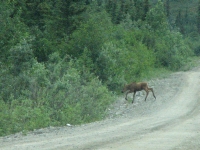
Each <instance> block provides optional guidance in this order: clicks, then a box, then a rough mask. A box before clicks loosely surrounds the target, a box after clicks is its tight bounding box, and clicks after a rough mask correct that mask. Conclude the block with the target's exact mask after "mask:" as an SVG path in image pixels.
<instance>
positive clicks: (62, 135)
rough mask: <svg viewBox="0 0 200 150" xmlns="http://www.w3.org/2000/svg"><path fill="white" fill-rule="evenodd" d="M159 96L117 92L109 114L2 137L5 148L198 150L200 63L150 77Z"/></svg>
mask: <svg viewBox="0 0 200 150" xmlns="http://www.w3.org/2000/svg"><path fill="white" fill-rule="evenodd" d="M149 87H153V88H154V91H155V95H156V97H157V99H156V100H155V99H154V97H153V96H152V93H149V97H148V98H147V101H146V102H145V101H144V97H145V93H143V92H138V93H137V94H136V97H135V103H134V104H132V103H131V99H132V94H130V95H129V102H127V101H125V99H124V95H122V96H121V97H119V98H118V100H117V101H116V103H115V104H113V106H111V107H110V109H109V110H108V113H109V116H108V117H107V119H105V120H103V121H99V122H94V123H90V124H85V125H80V126H73V125H72V126H65V127H56V128H55V127H49V128H45V129H40V130H35V131H33V132H29V133H28V134H27V135H26V136H23V135H22V134H21V133H18V134H14V135H10V136H6V137H1V138H0V149H1V150H133V149H134V150H161V149H162V150H188V149H192V150H199V149H200V68H199V67H197V68H195V69H192V70H190V71H187V72H177V73H173V74H171V75H169V76H168V77H166V78H164V79H155V80H152V81H149Z"/></svg>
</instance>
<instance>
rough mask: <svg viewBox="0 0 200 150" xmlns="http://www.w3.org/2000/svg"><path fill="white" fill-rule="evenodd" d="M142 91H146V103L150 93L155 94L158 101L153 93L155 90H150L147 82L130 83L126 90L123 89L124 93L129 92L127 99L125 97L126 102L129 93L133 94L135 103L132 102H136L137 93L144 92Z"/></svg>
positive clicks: (125, 87)
mask: <svg viewBox="0 0 200 150" xmlns="http://www.w3.org/2000/svg"><path fill="white" fill-rule="evenodd" d="M142 90H145V91H146V97H145V101H146V99H147V96H148V94H149V91H151V92H152V93H153V96H154V98H155V99H156V96H155V94H154V92H153V88H149V87H148V85H147V83H146V82H138V83H136V82H133V83H130V84H128V85H125V86H124V88H123V89H122V93H124V92H126V91H127V93H126V97H125V99H126V100H127V95H128V94H129V93H133V101H132V103H133V102H134V98H135V93H136V92H137V91H142Z"/></svg>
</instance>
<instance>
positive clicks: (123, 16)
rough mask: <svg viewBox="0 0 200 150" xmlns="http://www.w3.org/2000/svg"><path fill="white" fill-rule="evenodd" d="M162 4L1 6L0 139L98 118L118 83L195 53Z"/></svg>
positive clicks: (78, 0)
mask: <svg viewBox="0 0 200 150" xmlns="http://www.w3.org/2000/svg"><path fill="white" fill-rule="evenodd" d="M150 2H151V3H150ZM166 2H167V3H166V4H167V7H166V4H165V3H163V2H161V1H160V0H158V1H156V3H155V1H148V0H96V1H92V0H65V1H63V0H56V1H50V0H41V1H31V0H4V1H2V2H1V3H0V39H1V40H0V49H1V50H0V70H1V71H0V135H1V136H2V135H7V134H11V133H15V132H20V131H23V132H26V131H28V130H33V129H37V128H42V127H48V126H60V125H65V124H67V123H70V124H81V123H87V122H91V121H95V120H100V119H102V118H103V117H105V116H106V110H107V108H108V106H109V105H110V104H111V103H112V102H113V101H114V99H115V95H116V94H114V93H118V91H119V90H120V88H121V87H122V85H123V84H124V83H126V82H131V81H133V80H134V81H137V80H140V79H147V78H148V77H149V76H150V75H151V74H152V72H153V70H155V68H157V69H159V68H166V69H169V70H178V69H180V68H181V66H183V65H184V64H185V63H187V59H188V57H190V56H192V55H194V54H196V55H198V54H200V50H199V49H200V44H199V38H198V37H199V34H198V33H197V31H198V28H196V31H195V30H194V29H191V30H190V26H189V25H187V34H183V33H182V32H181V30H180V27H181V23H180V20H181V18H180V16H181V13H180V16H179V18H177V17H176V18H175V19H174V22H177V26H176V25H174V23H172V22H173V21H171V20H170V19H171V15H170V14H169V11H170V10H169V9H170V7H169V1H166ZM164 4H165V5H164ZM166 9H167V11H166ZM196 11H197V12H198V11H199V10H196ZM166 12H167V15H166ZM169 20H170V21H169ZM196 23H198V22H196ZM184 27H185V28H186V26H184ZM191 27H193V25H192V26H191ZM184 33H186V32H184ZM191 35H192V36H191ZM193 35H195V36H193ZM191 41H192V42H194V44H192V42H191Z"/></svg>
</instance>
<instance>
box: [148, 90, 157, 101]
mask: <svg viewBox="0 0 200 150" xmlns="http://www.w3.org/2000/svg"><path fill="white" fill-rule="evenodd" d="M149 91H151V92H152V93H153V96H154V98H155V99H156V96H155V94H154V92H153V88H149Z"/></svg>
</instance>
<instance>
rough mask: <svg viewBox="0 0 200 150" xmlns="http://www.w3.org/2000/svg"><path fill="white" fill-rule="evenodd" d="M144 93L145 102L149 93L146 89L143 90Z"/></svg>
mask: <svg viewBox="0 0 200 150" xmlns="http://www.w3.org/2000/svg"><path fill="white" fill-rule="evenodd" d="M145 91H146V97H145V101H146V99H147V96H148V95H149V91H148V90H147V89H145Z"/></svg>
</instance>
